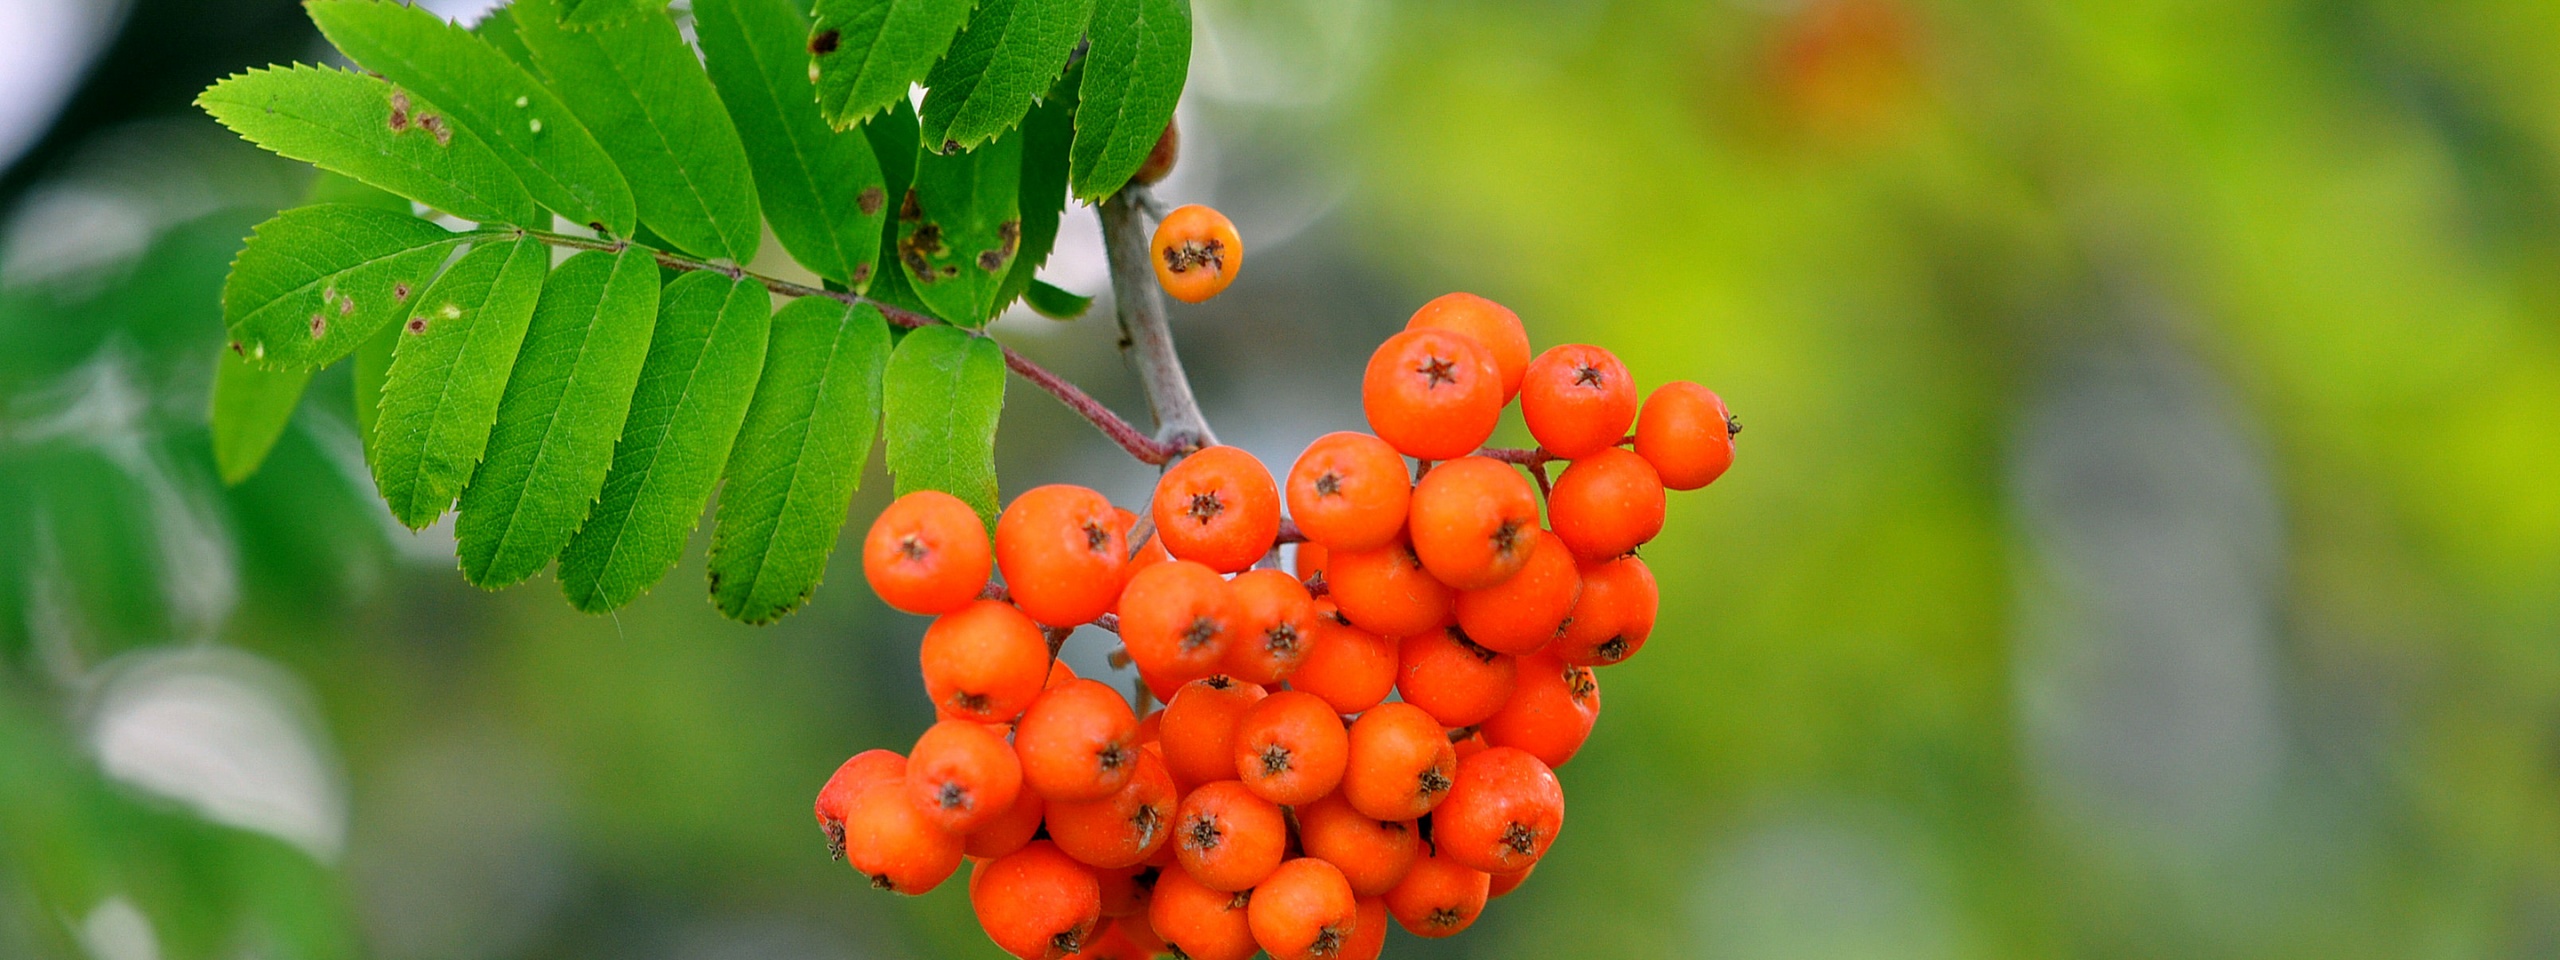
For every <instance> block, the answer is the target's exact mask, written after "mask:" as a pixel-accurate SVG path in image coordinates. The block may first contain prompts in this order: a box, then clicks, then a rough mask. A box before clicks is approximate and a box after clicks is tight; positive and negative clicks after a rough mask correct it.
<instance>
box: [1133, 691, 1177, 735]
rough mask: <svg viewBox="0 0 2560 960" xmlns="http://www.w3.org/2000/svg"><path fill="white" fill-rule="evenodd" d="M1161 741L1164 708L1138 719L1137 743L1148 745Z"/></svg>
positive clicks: (1156, 709)
mask: <svg viewBox="0 0 2560 960" xmlns="http://www.w3.org/2000/svg"><path fill="white" fill-rule="evenodd" d="M1166 702H1168V703H1169V702H1171V701H1170V700H1167V701H1166ZM1161 739H1164V708H1163V707H1157V708H1155V709H1153V710H1149V711H1147V715H1146V716H1143V717H1139V718H1138V743H1139V744H1141V745H1144V744H1150V743H1154V742H1156V741H1158V740H1161Z"/></svg>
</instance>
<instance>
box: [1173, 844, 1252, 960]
mask: <svg viewBox="0 0 2560 960" xmlns="http://www.w3.org/2000/svg"><path fill="white" fill-rule="evenodd" d="M1274 866H1275V867H1276V866H1277V864H1274ZM1252 902H1253V892H1252V890H1251V889H1249V888H1248V889H1240V890H1234V891H1226V890H1218V889H1215V888H1212V887H1209V886H1205V885H1203V884H1201V882H1200V881H1199V880H1197V879H1194V878H1193V877H1192V875H1191V874H1190V873H1188V872H1186V871H1182V870H1167V871H1165V872H1164V875H1163V876H1160V877H1157V878H1156V890H1155V895H1154V896H1152V897H1150V898H1148V900H1147V926H1148V927H1149V928H1150V929H1153V930H1154V931H1155V933H1156V935H1157V936H1159V937H1162V938H1164V942H1165V944H1166V945H1167V946H1170V947H1172V948H1174V949H1176V950H1179V951H1181V955H1182V956H1184V957H1188V958H1190V960H1248V958H1250V957H1252V956H1253V954H1254V951H1256V950H1259V949H1261V947H1260V945H1258V944H1256V943H1254V942H1253V926H1252V923H1251V920H1250V919H1249V917H1250V913H1249V910H1250V905H1251V904H1252Z"/></svg>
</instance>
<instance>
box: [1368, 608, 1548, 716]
mask: <svg viewBox="0 0 2560 960" xmlns="http://www.w3.org/2000/svg"><path fill="white" fill-rule="evenodd" d="M1518 669H1519V667H1518V664H1517V662H1516V659H1515V658H1514V657H1512V656H1511V655H1510V654H1506V653H1496V652H1494V651H1492V650H1488V649H1485V647H1484V646H1483V645H1481V644H1478V643H1476V642H1475V641H1473V640H1469V639H1467V634H1466V631H1464V630H1460V629H1458V628H1456V627H1444V628H1442V629H1439V630H1427V631H1424V632H1422V633H1417V634H1414V635H1413V636H1410V637H1406V638H1404V642H1403V643H1400V644H1398V645H1397V646H1396V692H1398V693H1400V694H1403V695H1404V702H1406V703H1409V704H1412V705H1414V706H1417V707H1420V708H1422V710H1423V712H1425V713H1429V714H1430V715H1431V716H1432V718H1433V719H1435V720H1438V721H1440V725H1441V726H1444V727H1463V726H1467V725H1470V724H1476V723H1482V722H1484V720H1485V718H1486V717H1490V716H1493V714H1494V711H1497V710H1500V709H1502V702H1503V701H1505V700H1509V699H1511V686H1512V683H1513V679H1514V676H1515V675H1516V673H1517V671H1518Z"/></svg>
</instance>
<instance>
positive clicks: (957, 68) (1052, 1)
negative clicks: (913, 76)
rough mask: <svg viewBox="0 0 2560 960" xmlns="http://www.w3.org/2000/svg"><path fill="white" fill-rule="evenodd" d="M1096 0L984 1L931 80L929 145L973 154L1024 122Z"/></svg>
mask: <svg viewBox="0 0 2560 960" xmlns="http://www.w3.org/2000/svg"><path fill="white" fill-rule="evenodd" d="M1092 15H1093V0H985V2H983V3H981V4H979V6H978V12H977V13H974V14H971V15H970V16H969V26H968V28H967V29H964V30H962V31H960V37H959V39H956V40H953V41H951V50H950V52H948V53H945V54H943V56H942V61H941V62H939V63H936V64H934V65H933V70H932V72H930V73H928V74H926V75H925V81H924V85H925V89H926V90H928V91H930V92H928V93H926V94H925V98H924V142H926V143H929V144H938V145H940V146H939V149H938V151H937V152H940V153H950V152H952V151H954V150H968V149H974V148H975V147H977V145H979V144H981V143H985V142H986V141H987V140H988V139H989V138H991V137H994V136H995V135H997V134H1000V133H1003V132H1005V131H1006V130H1010V129H1013V125H1014V124H1016V123H1020V122H1022V115H1023V114H1024V113H1026V112H1029V111H1030V109H1031V101H1032V100H1033V99H1035V98H1037V97H1039V96H1040V95H1041V94H1042V93H1043V92H1045V91H1047V90H1048V89H1049V82H1050V81H1052V80H1055V79H1057V77H1058V71H1060V70H1062V69H1064V68H1065V67H1066V65H1067V54H1068V53H1070V52H1072V51H1074V50H1075V47H1076V41H1077V40H1080V39H1083V37H1084V24H1085V20H1086V18H1088V17H1091V16H1092Z"/></svg>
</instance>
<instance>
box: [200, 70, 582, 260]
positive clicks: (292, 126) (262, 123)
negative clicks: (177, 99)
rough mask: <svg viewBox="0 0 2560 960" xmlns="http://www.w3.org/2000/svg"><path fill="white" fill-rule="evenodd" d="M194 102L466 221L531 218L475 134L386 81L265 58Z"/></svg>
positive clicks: (298, 152) (246, 130) (288, 150)
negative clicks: (267, 62)
mask: <svg viewBox="0 0 2560 960" xmlns="http://www.w3.org/2000/svg"><path fill="white" fill-rule="evenodd" d="M196 104H197V105H198V106H200V107H203V108H204V110H205V112H206V113H210V114H212V115H213V118H214V119H216V120H219V121H222V125H223V126H226V127H230V128H231V129H232V131H233V132H235V133H238V134H239V135H240V136H242V137H244V138H247V139H248V140H249V142H251V143H255V144H257V145H259V146H261V147H265V148H267V149H269V150H273V151H275V152H277V153H279V154H283V155H284V156H287V157H291V158H293V159H296V160H302V161H306V162H309V163H311V164H313V165H315V166H318V167H319V168H321V169H323V170H329V171H333V172H336V173H343V174H346V175H347V176H350V177H354V178H356V179H358V180H361V181H364V182H366V183H369V184H372V185H374V186H377V187H381V188H382V189H385V190H389V191H391V192H393V193H396V194H399V195H401V196H404V197H408V198H410V199H412V200H416V201H418V202H419V203H423V204H426V205H427V206H430V207H434V208H436V209H438V210H442V211H445V212H447V213H450V214H453V215H454V216H457V217H461V218H463V219H465V220H478V221H481V222H486V223H518V224H521V223H532V222H533V220H534V217H535V216H536V215H537V213H538V211H536V210H535V208H534V203H533V195H532V194H530V193H527V192H525V188H524V184H523V183H522V182H520V181H518V180H517V179H516V176H515V173H514V172H513V171H510V170H508V169H507V165H506V163H505V162H504V161H501V160H499V159H498V155H497V153H495V152H494V151H492V150H491V149H490V148H489V145H488V144H485V143H482V142H481V141H480V137H479V135H477V134H474V133H472V132H471V131H469V130H467V129H464V128H463V127H462V125H461V124H458V123H455V122H454V121H453V120H452V119H451V118H450V117H449V116H448V115H447V113H446V111H445V110H444V109H443V108H441V107H439V106H437V105H436V104H434V103H433V102H430V101H428V100H427V99H426V98H425V97H422V96H419V95H417V94H415V93H412V92H409V91H406V90H402V89H400V88H399V87H396V86H393V85H392V84H391V82H390V81H388V80H383V79H380V78H377V77H369V76H366V75H364V74H361V73H352V72H349V71H345V70H336V69H331V68H328V67H306V66H291V67H271V68H267V69H263V70H251V71H249V72H247V73H242V74H236V75H233V76H231V77H228V78H225V79H224V80H222V82H220V83H216V84H214V85H213V86H212V87H211V88H209V89H207V90H206V91H205V92H204V93H203V94H201V95H199V96H197V97H196Z"/></svg>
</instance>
